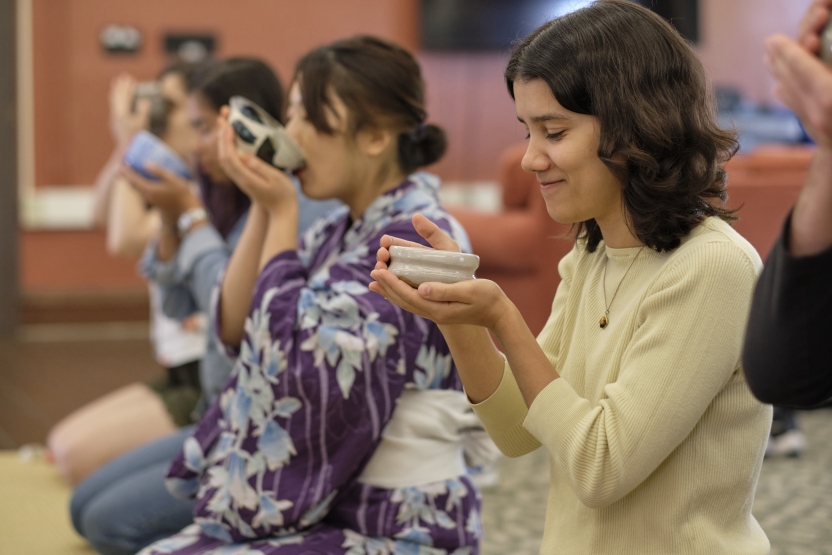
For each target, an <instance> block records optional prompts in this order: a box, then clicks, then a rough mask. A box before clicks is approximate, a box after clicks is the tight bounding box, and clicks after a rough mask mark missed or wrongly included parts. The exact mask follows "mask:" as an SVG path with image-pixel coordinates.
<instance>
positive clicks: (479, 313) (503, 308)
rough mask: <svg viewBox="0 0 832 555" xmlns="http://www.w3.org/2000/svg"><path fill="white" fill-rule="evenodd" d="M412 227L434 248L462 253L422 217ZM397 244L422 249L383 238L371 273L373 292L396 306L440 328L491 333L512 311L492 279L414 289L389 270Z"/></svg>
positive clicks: (408, 243)
mask: <svg viewBox="0 0 832 555" xmlns="http://www.w3.org/2000/svg"><path fill="white" fill-rule="evenodd" d="M413 227H414V228H415V229H416V231H417V232H418V233H419V235H421V236H422V237H424V238H425V239H426V240H427V241H428V243H429V244H430V245H431V246H432V247H434V248H436V249H438V250H446V251H457V252H458V251H459V247H458V246H457V244H456V242H454V241H453V239H451V238H450V237H449V236H448V235H447V234H446V233H445V232H443V231H442V230H441V229H439V227H438V226H437V225H436V224H434V223H433V222H431V221H430V220H428V219H427V218H425V217H424V216H422V215H421V214H417V215H416V216H414V217H413ZM394 245H396V246H406V247H413V246H421V245H418V244H416V243H411V242H410V241H404V240H402V239H398V238H395V237H390V236H389V235H385V236H384V237H382V239H381V248H380V249H379V251H378V254H377V256H376V258H377V262H376V267H375V269H374V270H373V271H372V272H371V273H370V276H371V277H372V278H373V279H374V280H375V282H373V283H371V284H370V290H371V291H374V292H376V293H378V294H380V295H382V296H383V297H384V298H386V299H387V300H389V301H390V302H392V303H393V304H395V305H397V306H399V307H401V308H403V309H404V310H407V311H408V312H412V313H413V314H416V315H417V316H421V317H423V318H427V319H428V320H432V321H434V322H436V323H437V324H440V325H447V324H472V325H477V326H483V327H485V328H488V329H490V330H496V329H497V328H498V327H499V326H500V322H501V319H502V317H503V316H505V315H506V314H508V313H509V312H510V310H508V309H509V308H510V306H509V305H510V304H511V301H509V299H508V297H506V295H505V293H503V290H502V289H500V287H499V286H498V285H497V284H496V283H494V282H493V281H490V280H485V279H475V280H468V281H461V282H458V283H454V284H445V283H438V282H430V283H423V284H421V285H420V286H419V287H418V289H413V288H412V287H410V286H409V285H407V284H406V283H405V282H403V281H402V280H400V279H399V278H398V277H397V276H396V275H395V274H393V273H392V272H391V271H389V270H388V269H387V263H388V262H389V261H390V251H389V250H388V249H389V248H390V247H391V246H394Z"/></svg>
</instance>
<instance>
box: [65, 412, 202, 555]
mask: <svg viewBox="0 0 832 555" xmlns="http://www.w3.org/2000/svg"><path fill="white" fill-rule="evenodd" d="M192 432H193V426H189V427H187V428H182V429H181V430H179V431H177V432H176V433H174V434H171V435H169V436H167V437H164V438H162V439H158V440H156V441H154V442H152V443H149V444H147V445H145V446H142V447H139V448H138V449H135V450H133V451H130V452H129V453H126V454H124V455H122V456H121V457H119V458H117V459H115V460H113V461H111V462H109V463H107V464H106V465H105V466H103V467H102V468H100V469H99V470H98V471H96V472H95V473H93V474H92V475H91V476H89V477H88V478H87V479H86V480H84V481H83V482H81V483H80V484H79V485H78V487H77V488H76V489H75V491H74V492H73V495H72V501H71V502H70V512H71V514H72V525H73V526H74V527H75V529H76V530H77V531H78V533H79V534H81V535H82V536H83V537H85V538H86V539H87V541H89V542H90V544H92V546H93V547H94V548H95V549H96V550H97V551H98V552H99V553H102V554H103V555H132V554H134V553H136V552H137V551H139V550H141V549H142V548H143V547H145V546H147V545H149V544H150V543H152V542H154V541H156V540H160V539H162V538H166V537H168V536H172V535H173V534H175V533H176V532H179V531H180V530H181V529H182V528H184V527H186V526H188V525H189V524H191V523H192V522H193V507H194V502H193V501H191V500H188V501H183V500H181V499H176V498H175V497H173V496H172V495H171V494H170V493H168V491H167V489H165V474H166V472H167V469H168V466H169V465H170V462H171V461H172V460H173V458H174V457H175V456H176V455H177V454H178V453H179V450H180V449H182V445H183V444H184V443H185V440H186V439H187V438H188V437H189V436H190V435H191V433H192Z"/></svg>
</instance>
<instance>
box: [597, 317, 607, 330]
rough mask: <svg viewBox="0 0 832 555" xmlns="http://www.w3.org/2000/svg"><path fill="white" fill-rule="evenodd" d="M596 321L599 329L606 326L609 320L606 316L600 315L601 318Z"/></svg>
mask: <svg viewBox="0 0 832 555" xmlns="http://www.w3.org/2000/svg"><path fill="white" fill-rule="evenodd" d="M598 323H599V324H600V325H601V329H604V328H606V327H607V324H609V323H610V321H609V320H607V317H606V316H601V320H600V321H599V322H598Z"/></svg>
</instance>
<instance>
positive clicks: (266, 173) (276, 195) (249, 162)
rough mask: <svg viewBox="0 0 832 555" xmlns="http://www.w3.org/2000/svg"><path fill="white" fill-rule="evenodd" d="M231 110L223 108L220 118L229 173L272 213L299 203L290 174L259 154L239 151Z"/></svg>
mask: <svg viewBox="0 0 832 555" xmlns="http://www.w3.org/2000/svg"><path fill="white" fill-rule="evenodd" d="M228 114H229V109H228V107H227V106H225V107H223V108H222V110H221V111H220V116H219V118H217V132H218V134H219V140H218V143H219V146H218V149H219V151H218V160H219V163H220V166H221V167H222V169H223V171H224V172H225V174H226V175H227V176H228V178H229V179H231V181H233V182H234V184H235V185H237V186H238V187H239V188H240V189H241V190H242V191H243V192H244V193H245V194H246V195H248V197H249V198H250V199H251V200H252V201H253V202H256V203H258V204H260V205H261V206H262V207H263V208H265V209H266V210H267V211H268V212H269V213H275V212H280V211H283V210H284V209H287V208H295V207H296V206H297V193H296V192H295V186H294V184H293V183H292V181H291V180H290V179H289V177H288V176H287V175H286V174H285V173H283V172H282V171H280V170H279V169H277V168H275V167H274V166H272V165H270V164H267V163H266V162H264V161H263V160H260V159H259V158H257V157H256V156H251V155H248V154H241V153H239V152H237V148H236V146H235V144H234V129H232V128H231V126H230V125H229V124H228V121H227V120H228Z"/></svg>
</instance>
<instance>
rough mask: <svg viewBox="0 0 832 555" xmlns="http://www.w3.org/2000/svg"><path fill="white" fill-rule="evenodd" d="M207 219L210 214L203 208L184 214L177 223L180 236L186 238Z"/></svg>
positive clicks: (192, 209)
mask: <svg viewBox="0 0 832 555" xmlns="http://www.w3.org/2000/svg"><path fill="white" fill-rule="evenodd" d="M207 219H208V212H206V211H205V209H204V208H202V207H201V206H200V207H197V208H191V209H190V210H188V211H186V212H182V214H180V216H179V219H178V220H177V221H176V229H177V230H178V231H179V236H180V237H184V236H185V235H187V234H188V232H189V231H190V230H191V228H193V227H194V226H195V225H196V224H198V223H199V222H203V221H206V220H207Z"/></svg>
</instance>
